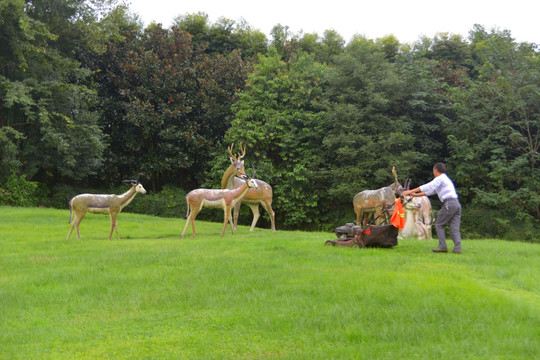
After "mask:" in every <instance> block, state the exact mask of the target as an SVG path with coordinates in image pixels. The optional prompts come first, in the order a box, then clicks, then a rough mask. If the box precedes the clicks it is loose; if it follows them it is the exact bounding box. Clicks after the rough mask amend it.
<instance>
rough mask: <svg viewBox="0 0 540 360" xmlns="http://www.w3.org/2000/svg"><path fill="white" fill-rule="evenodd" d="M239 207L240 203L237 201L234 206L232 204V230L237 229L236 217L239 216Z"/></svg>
mask: <svg viewBox="0 0 540 360" xmlns="http://www.w3.org/2000/svg"><path fill="white" fill-rule="evenodd" d="M240 206H242V202H241V201H237V202H236V204H234V219H233V223H234V230H236V229H238V215H239V214H240Z"/></svg>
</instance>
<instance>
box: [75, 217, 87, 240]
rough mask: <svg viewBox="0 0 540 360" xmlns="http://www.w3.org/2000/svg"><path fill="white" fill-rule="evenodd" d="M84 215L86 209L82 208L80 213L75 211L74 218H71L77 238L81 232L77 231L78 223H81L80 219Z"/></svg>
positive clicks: (79, 237)
mask: <svg viewBox="0 0 540 360" xmlns="http://www.w3.org/2000/svg"><path fill="white" fill-rule="evenodd" d="M85 215H86V210H84V211H83V212H81V213H80V214H78V213H75V220H73V223H74V224H75V230H76V231H77V240H80V239H81V234H80V232H79V225H81V221H82V219H83V218H84V216H85Z"/></svg>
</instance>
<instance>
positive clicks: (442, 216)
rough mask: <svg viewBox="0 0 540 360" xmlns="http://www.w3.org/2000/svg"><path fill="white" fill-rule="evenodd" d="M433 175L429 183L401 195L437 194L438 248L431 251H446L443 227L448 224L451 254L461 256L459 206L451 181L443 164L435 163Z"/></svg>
mask: <svg viewBox="0 0 540 360" xmlns="http://www.w3.org/2000/svg"><path fill="white" fill-rule="evenodd" d="M433 175H434V176H435V178H434V179H433V180H432V181H431V182H429V183H427V184H424V185H421V186H419V187H417V188H416V189H412V190H406V191H404V192H403V193H402V194H403V195H412V196H424V195H427V196H430V195H434V194H437V196H439V200H441V202H442V207H441V209H440V210H439V213H438V215H437V221H436V222H435V230H436V231H437V237H438V238H439V246H438V247H437V248H436V249H432V250H433V252H447V251H448V249H447V247H446V231H445V226H446V225H447V224H448V225H449V228H450V237H451V238H452V240H453V241H454V250H453V251H452V252H453V253H455V254H461V253H462V249H461V234H460V232H459V227H460V223H461V204H460V203H459V200H458V195H457V192H456V188H455V186H454V183H453V182H452V180H450V178H449V177H448V176H447V175H446V165H444V164H443V163H437V164H435V165H434V166H433Z"/></svg>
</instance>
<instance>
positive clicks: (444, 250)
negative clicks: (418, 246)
mask: <svg viewBox="0 0 540 360" xmlns="http://www.w3.org/2000/svg"><path fill="white" fill-rule="evenodd" d="M431 251H433V252H448V249H441V248H435V249H431Z"/></svg>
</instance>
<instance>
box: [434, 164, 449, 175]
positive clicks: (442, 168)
mask: <svg viewBox="0 0 540 360" xmlns="http://www.w3.org/2000/svg"><path fill="white" fill-rule="evenodd" d="M433 168H434V169H436V170H437V171H438V172H440V173H441V174H444V173H445V172H446V165H444V163H436V164H435V165H433Z"/></svg>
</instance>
